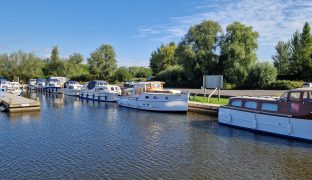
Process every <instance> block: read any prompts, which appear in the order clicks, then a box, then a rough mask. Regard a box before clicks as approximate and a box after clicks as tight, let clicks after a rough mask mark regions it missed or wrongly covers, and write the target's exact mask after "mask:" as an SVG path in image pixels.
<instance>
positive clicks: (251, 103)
mask: <svg viewBox="0 0 312 180" xmlns="http://www.w3.org/2000/svg"><path fill="white" fill-rule="evenodd" d="M245 108H248V109H257V103H256V102H254V101H246V102H245Z"/></svg>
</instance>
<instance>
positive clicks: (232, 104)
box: [231, 100, 242, 107]
mask: <svg viewBox="0 0 312 180" xmlns="http://www.w3.org/2000/svg"><path fill="white" fill-rule="evenodd" d="M231 106H235V107H241V106H242V101H241V100H233V101H232V102H231Z"/></svg>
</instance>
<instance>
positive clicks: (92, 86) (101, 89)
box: [80, 80, 121, 102]
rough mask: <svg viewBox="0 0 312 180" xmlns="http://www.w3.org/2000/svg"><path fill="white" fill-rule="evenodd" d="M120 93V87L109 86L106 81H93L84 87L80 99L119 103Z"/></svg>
mask: <svg viewBox="0 0 312 180" xmlns="http://www.w3.org/2000/svg"><path fill="white" fill-rule="evenodd" d="M120 92H121V90H120V88H119V87H118V86H115V85H109V84H108V83H107V82H106V81H100V80H93V81H90V82H87V83H85V84H84V85H83V87H82V89H81V92H80V97H81V98H82V99H88V100H94V101H108V102H114V101H117V97H118V96H119V95H120Z"/></svg>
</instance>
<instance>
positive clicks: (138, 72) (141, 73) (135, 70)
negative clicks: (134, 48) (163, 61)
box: [129, 66, 152, 78]
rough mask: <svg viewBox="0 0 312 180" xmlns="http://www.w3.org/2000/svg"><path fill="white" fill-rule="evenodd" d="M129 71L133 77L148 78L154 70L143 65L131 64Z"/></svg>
mask: <svg viewBox="0 0 312 180" xmlns="http://www.w3.org/2000/svg"><path fill="white" fill-rule="evenodd" d="M129 72H130V73H131V75H132V77H135V78H147V77H148V76H151V75H152V70H151V69H150V68H146V67H142V66H130V67H129Z"/></svg>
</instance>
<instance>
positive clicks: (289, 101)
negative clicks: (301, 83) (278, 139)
mask: <svg viewBox="0 0 312 180" xmlns="http://www.w3.org/2000/svg"><path fill="white" fill-rule="evenodd" d="M218 122H219V123H220V124H223V125H229V126H235V127H239V128H244V129H249V130H254V131H260V132H265V133H271V134H275V135H280V136H286V137H290V138H298V139H304V140H312V88H300V89H293V90H289V91H286V92H285V93H284V94H283V95H282V96H281V97H234V98H230V100H229V104H228V105H226V106H221V107H220V108H219V117H218Z"/></svg>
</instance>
